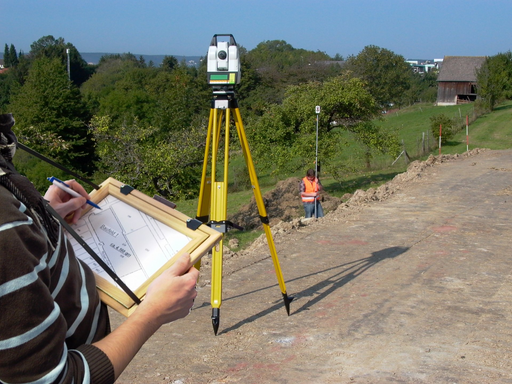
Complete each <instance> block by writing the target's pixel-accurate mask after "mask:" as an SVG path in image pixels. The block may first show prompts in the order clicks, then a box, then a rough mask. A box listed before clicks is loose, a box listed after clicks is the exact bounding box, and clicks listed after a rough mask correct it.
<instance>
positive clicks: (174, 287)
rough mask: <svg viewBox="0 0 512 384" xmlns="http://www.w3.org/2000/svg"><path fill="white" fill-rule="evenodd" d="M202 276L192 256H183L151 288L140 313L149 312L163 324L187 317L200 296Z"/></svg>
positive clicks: (139, 309)
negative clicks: (199, 283) (198, 294)
mask: <svg viewBox="0 0 512 384" xmlns="http://www.w3.org/2000/svg"><path fill="white" fill-rule="evenodd" d="M198 277H199V271H198V270H197V269H196V268H194V267H193V264H192V262H191V261H190V255H189V254H188V253H187V254H184V255H182V256H181V257H180V258H179V259H178V260H177V261H176V262H175V263H174V264H173V265H172V266H171V267H170V268H169V269H167V270H165V271H164V272H163V273H162V274H161V275H160V276H158V277H157V278H156V279H155V280H154V281H153V282H152V283H151V284H150V285H149V287H148V289H147V292H146V297H145V298H144V300H143V301H142V303H141V304H140V305H139V308H138V309H137V311H145V312H146V314H145V315H146V316H147V318H148V319H151V320H154V321H157V322H159V323H160V324H166V323H170V322H172V321H175V320H178V319H180V318H182V317H185V316H187V315H188V314H189V313H190V310H191V309H192V306H193V305H194V299H195V298H196V296H197V291H196V283H197V278H198Z"/></svg>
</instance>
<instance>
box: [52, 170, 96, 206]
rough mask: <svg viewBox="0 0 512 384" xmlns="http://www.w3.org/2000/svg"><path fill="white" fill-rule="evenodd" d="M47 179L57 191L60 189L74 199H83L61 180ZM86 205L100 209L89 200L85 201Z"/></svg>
mask: <svg viewBox="0 0 512 384" xmlns="http://www.w3.org/2000/svg"><path fill="white" fill-rule="evenodd" d="M47 179H48V180H49V181H50V182H51V183H53V185H55V186H56V187H57V188H59V189H62V190H63V191H64V192H67V193H69V194H70V195H71V196H74V197H83V196H82V195H81V194H79V193H78V192H77V191H74V190H73V189H71V187H70V186H69V185H67V184H66V183H65V182H63V181H62V180H59V179H57V178H56V177H54V176H52V177H47ZM86 203H87V204H89V205H92V206H93V207H94V208H98V209H101V207H100V206H99V205H98V204H96V203H93V202H92V201H91V200H87V201H86Z"/></svg>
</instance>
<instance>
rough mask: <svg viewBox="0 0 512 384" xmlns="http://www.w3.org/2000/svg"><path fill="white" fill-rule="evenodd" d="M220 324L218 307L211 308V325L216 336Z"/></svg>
mask: <svg viewBox="0 0 512 384" xmlns="http://www.w3.org/2000/svg"><path fill="white" fill-rule="evenodd" d="M219 324H220V308H212V326H213V332H214V333H215V336H217V332H218V331H219Z"/></svg>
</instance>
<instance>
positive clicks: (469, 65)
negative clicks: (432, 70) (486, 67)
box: [437, 56, 485, 105]
mask: <svg viewBox="0 0 512 384" xmlns="http://www.w3.org/2000/svg"><path fill="white" fill-rule="evenodd" d="M484 62H485V56H445V57H444V60H443V65H442V66H441V69H440V70H439V75H438V76H437V105H456V104H460V103H467V102H471V101H475V100H476V96H477V91H476V72H477V70H478V69H480V67H481V66H482V64H483V63H484Z"/></svg>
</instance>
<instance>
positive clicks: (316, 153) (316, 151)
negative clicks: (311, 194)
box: [315, 105, 320, 219]
mask: <svg viewBox="0 0 512 384" xmlns="http://www.w3.org/2000/svg"><path fill="white" fill-rule="evenodd" d="M315 113H316V150H315V179H316V180H317V183H318V115H320V106H319V105H317V106H316V107H315ZM317 206H318V202H317V200H316V197H315V219H317V212H316V210H317V208H316V207H317Z"/></svg>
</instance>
